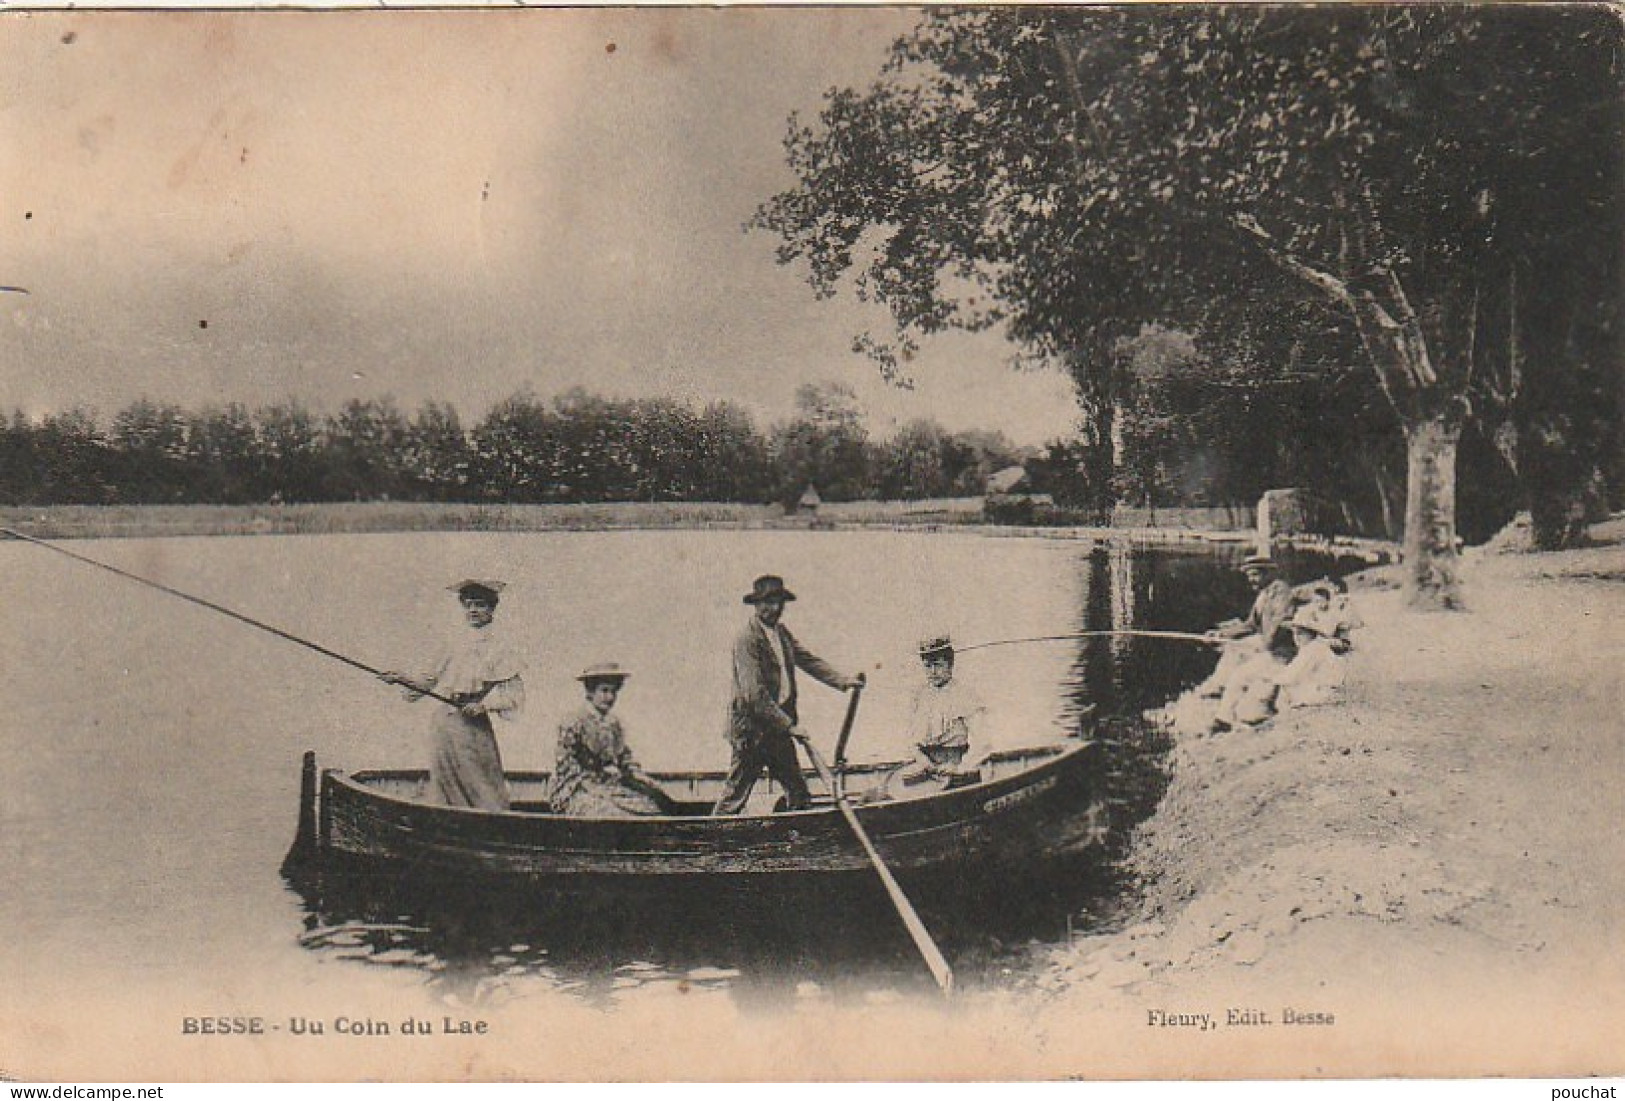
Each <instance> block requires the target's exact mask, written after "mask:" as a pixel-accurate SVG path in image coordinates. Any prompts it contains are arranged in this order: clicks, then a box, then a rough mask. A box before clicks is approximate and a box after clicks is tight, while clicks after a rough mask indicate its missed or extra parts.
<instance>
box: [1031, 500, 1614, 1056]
mask: <svg viewBox="0 0 1625 1101" xmlns="http://www.w3.org/2000/svg"><path fill="white" fill-rule="evenodd" d="M1598 534H1599V535H1600V536H1602V537H1604V538H1605V539H1606V540H1608V542H1609V545H1606V546H1601V547H1597V548H1594V549H1589V550H1583V551H1575V552H1567V553H1562V554H1539V555H1537V554H1522V555H1506V556H1493V555H1486V554H1479V555H1476V556H1475V555H1472V554H1471V553H1470V554H1469V560H1468V563H1467V565H1466V570H1465V577H1466V583H1467V594H1468V600H1469V603H1470V607H1471V610H1470V611H1469V612H1468V613H1466V614H1457V615H1452V614H1418V613H1412V612H1408V611H1406V610H1405V609H1404V608H1403V607H1402V604H1401V600H1400V596H1399V594H1398V593H1397V592H1395V591H1392V590H1382V589H1373V588H1366V589H1364V590H1363V591H1357V593H1356V600H1357V603H1358V610H1359V611H1360V613H1361V615H1362V616H1363V618H1364V620H1365V623H1366V627H1365V629H1364V630H1363V631H1362V632H1360V633H1359V634H1358V635H1357V636H1356V643H1357V649H1356V652H1355V654H1354V664H1353V666H1352V668H1351V674H1350V684H1349V688H1348V696H1347V700H1346V702H1344V703H1343V704H1341V705H1337V706H1332V707H1325V708H1318V709H1309V710H1303V711H1298V712H1294V713H1291V714H1289V715H1287V716H1283V717H1279V718H1277V719H1275V720H1273V721H1272V722H1270V723H1268V724H1266V725H1265V726H1263V727H1261V728H1258V729H1254V730H1241V731H1232V732H1227V733H1223V734H1218V735H1210V736H1206V737H1200V738H1191V739H1184V740H1182V741H1180V742H1179V744H1177V745H1176V747H1175V748H1174V750H1173V752H1172V765H1173V782H1172V785H1171V787H1170V789H1169V791H1168V793H1167V795H1166V797H1165V799H1164V801H1163V804H1162V806H1161V808H1160V809H1159V811H1158V812H1157V814H1156V815H1155V816H1154V817H1153V818H1152V819H1151V820H1149V821H1148V822H1147V823H1146V824H1145V825H1144V826H1143V827H1142V829H1141V831H1140V833H1139V835H1138V836H1137V837H1136V839H1135V842H1134V845H1133V849H1132V853H1131V858H1130V859H1131V861H1132V863H1133V865H1134V867H1135V868H1136V869H1137V870H1138V871H1139V872H1140V873H1141V874H1142V875H1143V876H1144V877H1145V882H1146V884H1147V894H1146V897H1145V899H1144V900H1143V907H1142V913H1141V914H1140V915H1139V917H1140V920H1139V922H1138V924H1135V925H1133V927H1131V928H1128V929H1126V930H1125V931H1122V932H1119V933H1116V934H1114V935H1108V936H1097V937H1088V938H1080V939H1079V940H1077V941H1076V942H1075V943H1074V944H1073V945H1071V946H1070V947H1069V948H1065V949H1061V950H1058V951H1055V952H1053V953H1051V954H1049V955H1048V957H1047V958H1046V959H1045V960H1044V961H1043V964H1044V966H1043V967H1042V968H1041V969H1040V974H1039V978H1038V980H1037V981H1038V985H1039V987H1040V989H1041V991H1043V993H1041V994H1040V995H1039V997H1040V998H1041V999H1049V1000H1052V1003H1053V1004H1050V1005H1049V1006H1048V1007H1047V1009H1046V1010H1045V1011H1044V1012H1042V1013H1041V1014H1039V1016H1038V1018H1037V1019H1041V1020H1043V1021H1045V1022H1046V1026H1045V1027H1046V1028H1051V1029H1053V1032H1054V1042H1056V1043H1057V1044H1059V1043H1061V1042H1065V1041H1066V1038H1067V1037H1068V1036H1071V1037H1074V1039H1072V1040H1071V1041H1070V1042H1071V1043H1072V1044H1073V1045H1074V1046H1075V1045H1076V1039H1075V1036H1076V1035H1077V1033H1076V1031H1075V1030H1076V1029H1077V1028H1078V1027H1080V1025H1081V1026H1083V1027H1087V1028H1090V1029H1092V1030H1093V1033H1094V1035H1095V1037H1096V1042H1095V1043H1092V1044H1091V1045H1090V1047H1091V1048H1092V1049H1094V1050H1093V1055H1094V1060H1093V1062H1092V1064H1091V1069H1092V1070H1093V1071H1094V1072H1095V1073H1102V1072H1105V1073H1109V1072H1110V1071H1111V1070H1113V1069H1116V1070H1118V1071H1120V1072H1123V1073H1129V1074H1132V1075H1134V1076H1143V1075H1146V1074H1151V1073H1155V1074H1157V1075H1158V1076H1161V1075H1165V1074H1166V1075H1183V1074H1196V1075H1207V1074H1218V1075H1226V1076H1229V1075H1240V1076H1248V1075H1267V1074H1275V1073H1280V1074H1290V1075H1299V1074H1327V1075H1344V1074H1354V1075H1362V1076H1364V1075H1383V1074H1419V1075H1420V1074H1425V1075H1446V1076H1463V1075H1473V1076H1476V1075H1484V1074H1510V1075H1518V1076H1527V1075H1574V1074H1587V1073H1612V1074H1618V1073H1620V1072H1621V1071H1622V1070H1625V1054H1622V1053H1625V1043H1622V1042H1621V1041H1622V1038H1625V984H1622V983H1621V982H1620V978H1621V977H1622V975H1625V832H1622V831H1621V829H1620V824H1621V821H1622V818H1625V815H1622V812H1625V782H1622V780H1625V718H1622V716H1625V688H1622V680H1621V678H1622V675H1625V546H1622V545H1621V543H1620V538H1621V536H1622V535H1625V523H1621V522H1619V521H1615V522H1614V523H1612V524H1610V525H1604V526H1602V527H1600V528H1599V529H1598ZM1288 1009H1291V1010H1292V1011H1293V1012H1294V1014H1295V1015H1298V1017H1299V1019H1298V1020H1297V1022H1296V1023H1290V1022H1289V1020H1288V1016H1289V1015H1288V1013H1287V1010H1288ZM1158 1014H1164V1015H1165V1016H1163V1017H1159V1016H1158ZM1052 1021H1053V1022H1055V1024H1053V1025H1051V1024H1048V1022H1052Z"/></svg>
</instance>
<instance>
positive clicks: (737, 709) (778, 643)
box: [711, 574, 864, 814]
mask: <svg viewBox="0 0 1625 1101" xmlns="http://www.w3.org/2000/svg"><path fill="white" fill-rule="evenodd" d="M795 598H796V594H795V593H793V592H791V591H790V590H789V589H787V588H785V587H784V579H783V578H782V577H775V576H774V575H772V574H764V575H762V576H761V577H758V578H757V579H756V581H755V583H754V584H753V585H752V586H751V591H750V592H748V593H746V594H745V600H744V602H745V603H746V604H749V605H750V606H751V609H752V614H751V617H750V619H749V620H748V621H747V622H746V623H745V625H744V626H743V627H742V628H741V629H740V631H739V634H738V635H737V636H736V637H735V638H734V645H733V699H732V701H731V702H730V703H729V705H728V743H729V745H730V746H731V747H732V749H733V759H732V761H731V763H730V766H729V769H728V778H727V780H726V781H725V782H724V783H723V789H722V796H721V798H719V799H718V800H717V803H716V806H714V807H713V808H712V809H711V813H712V814H738V813H740V811H742V810H744V809H745V801H746V800H747V799H749V798H750V792H751V789H752V788H753V787H755V786H756V780H757V778H758V777H759V776H760V775H761V773H762V770H763V769H764V768H765V769H767V773H768V775H769V776H771V777H772V778H773V779H774V780H777V781H778V783H779V786H780V787H782V788H783V789H784V809H786V810H800V809H802V808H804V807H806V806H807V805H808V804H810V803H811V802H812V794H811V793H810V792H809V791H808V790H807V781H806V779H805V778H804V777H803V776H802V774H801V762H800V761H799V760H798V759H797V757H796V746H795V743H796V741H797V740H798V739H800V738H802V737H803V735H802V732H801V728H800V727H799V726H798V725H797V722H798V719H797V713H796V670H797V669H801V670H802V671H803V672H805V673H807V674H808V675H810V676H812V677H813V678H814V679H816V680H819V681H822V682H823V683H824V684H827V685H829V686H830V687H831V688H836V689H839V690H841V691H846V690H848V689H852V688H861V687H862V686H863V684H864V677H863V674H862V673H858V674H856V675H855V676H847V675H846V674H844V673H841V672H839V671H837V670H836V669H835V667H834V666H832V665H830V664H829V662H827V661H825V660H824V659H823V658H821V657H819V656H818V655H816V654H814V653H813V652H812V651H811V650H808V649H807V648H806V647H805V646H803V645H801V643H799V642H797V641H796V639H795V636H793V635H792V634H790V631H789V629H788V628H786V627H785V626H784V624H783V623H782V622H780V620H781V619H782V618H783V616H784V606H785V604H787V603H788V602H789V601H792V600H794V599H795Z"/></svg>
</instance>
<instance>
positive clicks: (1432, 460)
mask: <svg viewBox="0 0 1625 1101" xmlns="http://www.w3.org/2000/svg"><path fill="white" fill-rule="evenodd" d="M1460 440H1461V418H1460V417H1459V416H1454V415H1451V414H1450V413H1448V412H1446V413H1440V414H1435V415H1432V416H1427V417H1423V418H1420V419H1417V420H1414V421H1409V422H1407V423H1406V425H1405V453H1406V486H1405V544H1404V547H1405V595H1406V599H1407V601H1408V602H1409V603H1410V605H1411V607H1413V608H1422V609H1430V610H1432V609H1441V610H1442V609H1457V608H1460V607H1461V606H1462V603H1461V577H1460V569H1459V567H1460V555H1459V554H1458V553H1457V550H1456V445H1457V444H1458V443H1459V442H1460Z"/></svg>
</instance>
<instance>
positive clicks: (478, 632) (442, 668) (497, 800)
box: [381, 579, 525, 810]
mask: <svg viewBox="0 0 1625 1101" xmlns="http://www.w3.org/2000/svg"><path fill="white" fill-rule="evenodd" d="M449 588H450V590H451V591H452V592H454V593H456V594H457V599H458V601H459V602H460V603H461V604H462V606H463V617H464V619H465V620H466V622H467V624H468V627H469V634H467V635H465V636H463V637H462V638H461V639H460V640H459V641H458V642H457V643H455V644H454V645H452V646H450V647H448V649H447V652H446V653H445V655H444V656H443V657H442V658H441V659H440V661H439V662H438V663H437V664H436V666H435V668H434V671H433V672H431V673H429V674H427V675H425V676H417V677H412V676H407V675H405V674H403V673H396V672H386V673H383V674H381V676H382V679H383V680H385V681H386V682H388V683H390V684H399V685H402V686H404V687H405V688H406V698H407V699H409V700H418V699H421V698H422V697H423V695H424V693H426V692H433V693H434V694H435V695H436V696H441V697H444V698H446V699H449V700H453V701H455V706H454V705H452V704H444V703H443V704H440V705H438V707H437V709H436V711H435V716H434V721H433V723H432V725H431V727H430V740H431V745H430V751H429V786H428V790H427V791H426V792H425V793H424V794H425V797H426V798H427V799H428V800H429V801H431V802H435V803H444V804H446V805H447V806H452V807H476V808H478V809H480V810H507V809H508V783H507V780H506V779H505V778H504V777H503V774H502V755H501V753H500V752H498V750H497V739H496V732H495V731H494V730H493V729H492V728H491V716H492V715H499V716H501V717H502V718H504V719H509V720H511V719H513V718H514V717H515V716H516V715H518V714H519V712H520V710H521V709H522V708H523V707H524V705H525V683H524V680H523V677H522V673H523V666H522V665H521V663H520V661H519V658H518V657H517V656H516V655H515V654H514V653H513V651H512V650H511V649H509V647H508V646H507V645H506V644H505V643H504V642H503V641H502V639H501V636H500V635H499V634H497V633H495V632H494V631H493V630H492V627H491V624H492V621H493V620H494V619H495V617H496V609H497V594H498V593H500V592H501V591H502V590H503V588H504V585H503V583H502V582H501V581H493V580H489V579H480V580H473V579H471V580H466V581H460V582H458V583H457V584H455V585H452V586H449Z"/></svg>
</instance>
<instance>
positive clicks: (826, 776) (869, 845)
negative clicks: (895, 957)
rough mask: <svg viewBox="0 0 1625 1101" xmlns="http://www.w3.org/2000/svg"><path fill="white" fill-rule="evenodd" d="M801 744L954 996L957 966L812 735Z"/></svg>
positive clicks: (852, 706) (946, 992) (851, 706)
mask: <svg viewBox="0 0 1625 1101" xmlns="http://www.w3.org/2000/svg"><path fill="white" fill-rule="evenodd" d="M859 691H861V689H857V688H854V689H853V690H852V700H851V702H850V703H848V704H847V711H846V714H847V722H846V729H844V730H843V731H842V733H841V737H842V740H843V741H844V740H845V738H846V735H847V733H848V732H849V731H850V728H851V721H852V716H853V714H854V712H856V710H857V700H858V692H859ZM801 745H802V747H803V748H804V749H806V751H807V756H808V757H810V758H811V759H812V763H813V768H815V769H817V770H818V775H819V777H820V778H821V779H823V781H824V786H826V787H827V788H829V790H830V793H831V794H832V795H834V797H835V806H836V807H837V808H838V809H839V810H840V812H841V817H843V818H845V819H846V824H847V825H848V826H849V827H850V828H851V830H852V833H853V835H854V836H855V837H857V839H858V844H860V845H862V846H863V851H864V852H865V853H867V854H868V857H869V863H870V864H871V865H873V866H874V869H875V874H877V875H879V876H880V883H881V885H882V886H883V887H885V888H886V894H887V896H888V897H889V898H890V899H891V904H892V906H893V907H894V908H895V909H896V910H897V916H898V917H900V918H902V919H903V925H904V927H905V928H906V929H908V935H909V936H910V937H911V938H913V940H914V947H915V948H917V949H919V952H920V956H921V957H922V958H924V960H925V965H926V966H927V967H929V968H930V969H931V976H932V977H933V978H934V979H936V980H937V985H938V986H939V987H941V988H942V993H943V996H944V997H951V996H952V995H953V992H954V970H953V968H952V967H949V966H948V961H947V960H946V959H944V958H943V955H942V949H940V948H938V947H937V942H936V941H934V940H932V939H931V934H930V932H928V931H927V930H926V928H925V922H923V921H921V920H920V915H919V914H918V913H916V912H915V910H914V904H913V903H912V902H910V901H909V900H908V896H907V895H905V894H904V893H903V888H902V887H900V886H898V884H897V879H896V877H894V876H893V875H892V874H891V869H890V868H888V867H886V862H885V861H884V860H883V859H881V856H880V851H879V850H878V849H876V848H875V843H874V842H873V841H871V840H869V831H867V830H865V829H864V828H863V823H862V822H860V821H858V815H857V812H856V811H854V810H853V809H852V804H851V803H849V802H847V799H846V792H845V791H844V790H842V788H841V786H840V785H839V784H838V783H837V781H836V779H835V776H834V774H833V773H831V772H830V770H829V766H828V765H826V764H825V763H824V758H823V757H822V756H820V755H819V752H818V750H817V749H815V748H814V747H813V744H812V741H811V740H810V739H808V738H806V737H803V738H802V739H801Z"/></svg>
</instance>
